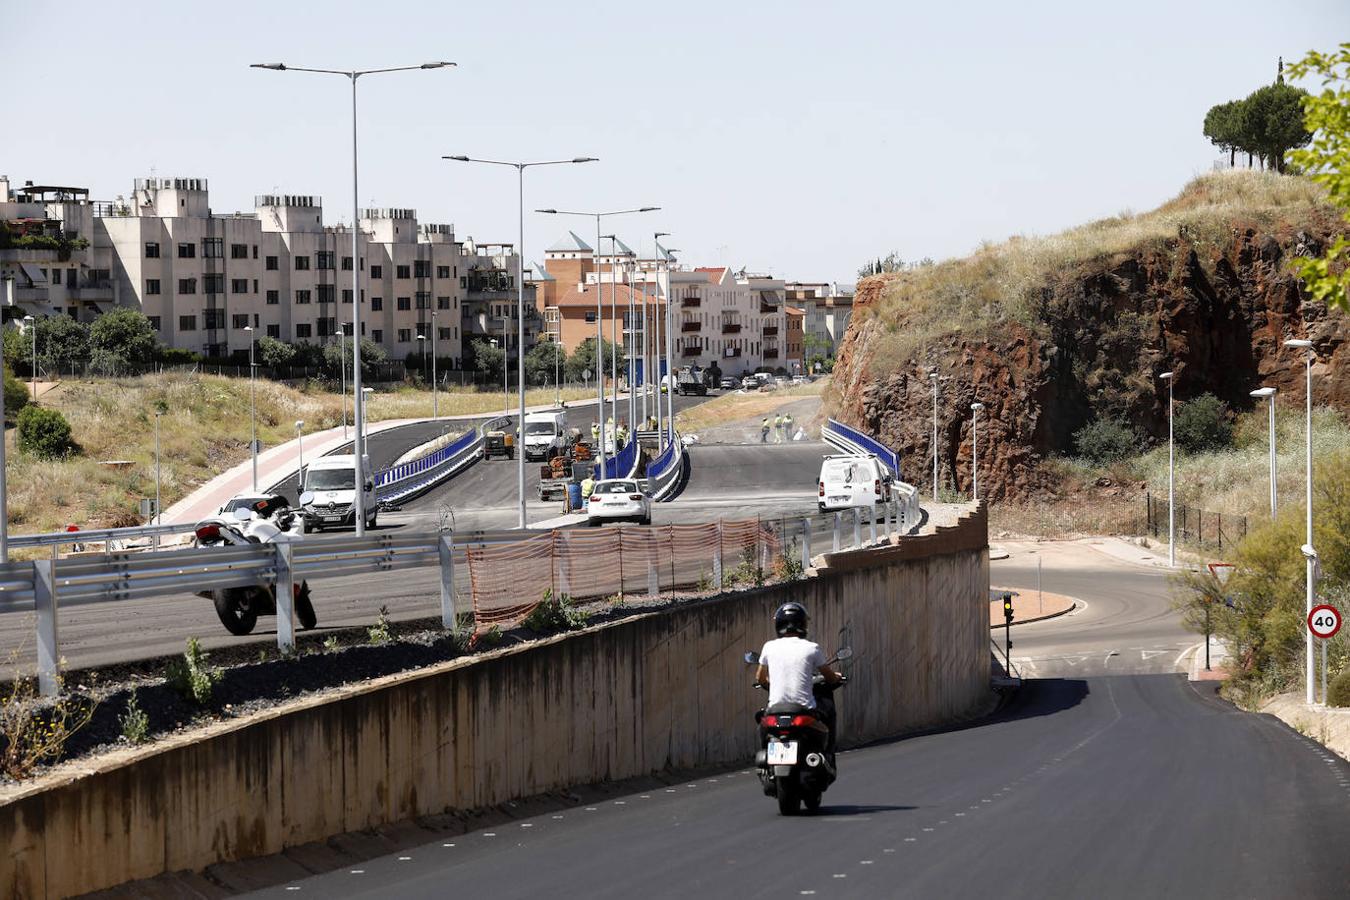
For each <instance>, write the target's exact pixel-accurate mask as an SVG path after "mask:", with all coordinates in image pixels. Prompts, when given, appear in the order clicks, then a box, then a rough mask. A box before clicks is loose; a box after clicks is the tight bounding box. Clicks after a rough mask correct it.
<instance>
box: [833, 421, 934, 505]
mask: <svg viewBox="0 0 1350 900" xmlns="http://www.w3.org/2000/svg"><path fill="white" fill-rule="evenodd" d="M820 436H821V437H822V438H823V439H824V440H825V442H826V443H828V444H830V445H831V446H832V447H835V448H837V449H839V450H842V451H844V452H845V453H857V454H868V453H870V454H872V455H874V456H876V457H877V458H878V459H880V460H881V462H882V464H883V465H885V466H886V468H888V469H890V470H891V474H892V475H894V476H895V480H894V481H892V482H891V492H892V493H893V494H898V495H899V503H900V505H901V509H902V510H903V514H904V516H905V517H906V518H907V519H909V520H911V521H913V522H914V523H915V524H917V523H918V520H919V517H920V516H921V515H922V510H921V509H920V506H919V489H918V488H916V487H914V486H913V485H911V484H906V483H905V482H903V481H901V480H900V457H899V456H897V455H896V453H895V451H894V450H891V449H889V448H887V447H886V446H885V445H883V444H882V443H881V442H880V441H878V440H876V439H875V438H873V437H870V436H868V435H866V434H864V433H863V432H861V431H859V430H858V429H856V428H852V427H850V426H848V425H845V424H844V423H843V422H838V421H835V420H834V419H829V420H828V421H827V422H826V423H825V427H824V428H823V429H821V432H820Z"/></svg>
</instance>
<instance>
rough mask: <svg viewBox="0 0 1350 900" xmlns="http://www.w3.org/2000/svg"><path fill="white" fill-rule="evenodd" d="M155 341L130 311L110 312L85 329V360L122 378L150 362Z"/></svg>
mask: <svg viewBox="0 0 1350 900" xmlns="http://www.w3.org/2000/svg"><path fill="white" fill-rule="evenodd" d="M158 349H159V338H158V337H157V336H156V334H155V329H154V328H153V327H152V326H151V325H150V320H149V319H147V318H146V317H145V316H144V315H143V314H141V313H139V312H137V311H136V310H134V309H114V310H111V311H109V312H106V313H104V314H103V315H101V316H99V317H98V318H97V319H95V320H94V323H93V324H92V325H90V326H89V358H90V362H91V363H92V364H93V366H94V368H95V369H97V370H98V371H100V372H102V373H103V374H105V375H124V374H127V373H128V372H131V371H134V370H136V369H138V368H140V367H142V366H147V365H149V364H150V363H152V362H154V359H155V353H156V352H157V351H158Z"/></svg>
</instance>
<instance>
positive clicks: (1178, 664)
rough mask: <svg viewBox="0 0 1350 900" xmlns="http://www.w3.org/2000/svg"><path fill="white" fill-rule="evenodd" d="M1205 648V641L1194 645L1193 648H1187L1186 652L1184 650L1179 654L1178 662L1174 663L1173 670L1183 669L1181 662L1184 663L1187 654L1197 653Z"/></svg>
mask: <svg viewBox="0 0 1350 900" xmlns="http://www.w3.org/2000/svg"><path fill="white" fill-rule="evenodd" d="M1203 646H1205V642H1204V641H1201V642H1200V643H1198V644H1192V645H1191V646H1189V647H1187V648H1186V649H1185V650H1182V651H1181V652H1180V653H1178V654H1177V658H1176V660H1175V661H1174V662H1173V663H1172V668H1173V669H1180V668H1181V661H1182V660H1183V659H1185V658H1186V654H1188V653H1194V652H1195V651H1197V650H1199V649H1200V648H1201V647H1203Z"/></svg>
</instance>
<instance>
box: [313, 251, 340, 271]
mask: <svg viewBox="0 0 1350 900" xmlns="http://www.w3.org/2000/svg"><path fill="white" fill-rule="evenodd" d="M336 259H337V254H336V253H334V252H333V251H332V250H320V251H319V252H318V253H316V254H314V268H316V269H331V268H333V263H334V261H335V260H336Z"/></svg>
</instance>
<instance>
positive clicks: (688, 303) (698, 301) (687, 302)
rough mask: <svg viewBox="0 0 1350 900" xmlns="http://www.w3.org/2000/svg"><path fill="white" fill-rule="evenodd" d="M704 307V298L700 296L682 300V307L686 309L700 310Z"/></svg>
mask: <svg viewBox="0 0 1350 900" xmlns="http://www.w3.org/2000/svg"><path fill="white" fill-rule="evenodd" d="M702 305H703V298H702V297H698V296H695V297H682V298H681V299H680V306H681V307H683V308H684V309H698V308H699V307H700V306H702Z"/></svg>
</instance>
